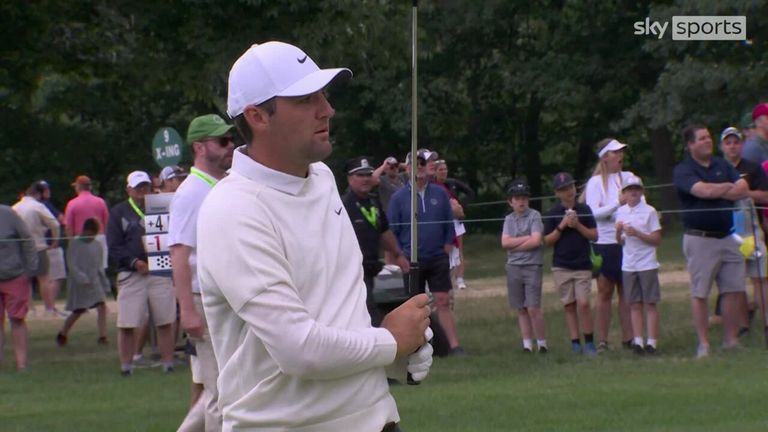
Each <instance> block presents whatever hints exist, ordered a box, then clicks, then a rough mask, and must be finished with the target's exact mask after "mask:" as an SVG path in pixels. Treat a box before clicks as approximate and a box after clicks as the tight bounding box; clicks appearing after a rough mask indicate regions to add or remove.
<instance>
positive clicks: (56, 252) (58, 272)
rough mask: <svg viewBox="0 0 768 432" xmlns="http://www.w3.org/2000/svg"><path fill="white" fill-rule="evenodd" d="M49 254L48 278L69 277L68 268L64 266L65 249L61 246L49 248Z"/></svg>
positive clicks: (47, 251)
mask: <svg viewBox="0 0 768 432" xmlns="http://www.w3.org/2000/svg"><path fill="white" fill-rule="evenodd" d="M46 253H47V254H48V266H49V267H48V278H49V279H51V280H60V279H66V278H67V269H66V267H65V266H64V250H63V249H62V248H60V247H57V248H53V249H47V250H46Z"/></svg>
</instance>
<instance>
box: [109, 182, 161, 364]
mask: <svg viewBox="0 0 768 432" xmlns="http://www.w3.org/2000/svg"><path fill="white" fill-rule="evenodd" d="M151 185H152V180H151V179H150V177H149V174H147V173H146V172H144V171H133V172H131V173H130V174H128V177H127V178H126V187H125V190H126V192H127V194H128V199H127V200H126V201H123V202H121V203H119V204H117V205H115V206H114V207H112V210H111V211H110V214H109V224H108V225H107V243H108V245H109V259H110V260H111V261H112V262H113V263H114V264H115V265H116V266H117V271H118V274H117V290H118V291H117V292H118V294H117V327H118V330H119V331H118V334H117V350H118V353H119V355H120V374H121V375H123V376H130V375H131V374H132V372H133V354H134V351H135V346H136V344H135V337H136V331H135V330H136V328H137V327H139V326H141V325H142V323H143V321H144V317H145V314H146V311H147V302H149V308H150V311H151V314H152V319H153V321H154V322H155V325H156V326H157V347H158V350H159V351H160V360H161V362H162V364H163V371H164V372H172V371H173V329H172V328H171V324H172V323H173V322H174V321H175V320H176V302H175V299H174V295H173V286H172V285H171V279H170V278H167V277H161V276H153V275H150V274H149V265H148V261H147V252H146V250H145V248H144V235H145V230H144V196H145V195H146V194H148V193H149V191H150V187H151Z"/></svg>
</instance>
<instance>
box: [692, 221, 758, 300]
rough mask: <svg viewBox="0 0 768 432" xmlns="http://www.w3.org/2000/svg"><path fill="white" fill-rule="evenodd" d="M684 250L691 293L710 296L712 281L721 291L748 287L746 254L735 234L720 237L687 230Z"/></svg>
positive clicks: (723, 292)
mask: <svg viewBox="0 0 768 432" xmlns="http://www.w3.org/2000/svg"><path fill="white" fill-rule="evenodd" d="M683 253H684V254H685V259H686V261H687V267H688V274H689V275H690V286H691V297H695V298H702V299H705V298H708V297H709V291H710V290H711V289H712V283H713V282H715V283H717V288H718V289H719V290H720V293H721V294H725V293H732V292H744V291H745V288H746V283H747V282H746V268H745V265H744V256H743V255H742V254H741V252H739V244H738V242H737V241H736V240H735V239H734V238H733V237H731V236H728V237H725V238H721V239H718V238H710V237H697V236H692V235H689V234H685V235H683Z"/></svg>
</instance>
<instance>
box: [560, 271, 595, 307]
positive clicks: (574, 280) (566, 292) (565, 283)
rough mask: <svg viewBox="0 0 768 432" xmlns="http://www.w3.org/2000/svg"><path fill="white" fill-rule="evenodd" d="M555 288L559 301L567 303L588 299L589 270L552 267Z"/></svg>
mask: <svg viewBox="0 0 768 432" xmlns="http://www.w3.org/2000/svg"><path fill="white" fill-rule="evenodd" d="M552 279H553V280H554V282H555V290H557V292H558V293H560V301H561V302H562V303H563V304H564V305H569V304H571V303H573V302H575V301H576V300H580V301H589V295H590V293H591V292H592V271H591V270H568V269H563V268H553V269H552Z"/></svg>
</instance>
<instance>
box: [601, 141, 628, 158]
mask: <svg viewBox="0 0 768 432" xmlns="http://www.w3.org/2000/svg"><path fill="white" fill-rule="evenodd" d="M626 146H627V145H626V144H622V143H620V142H618V141H616V140H611V141H610V142H608V144H606V145H605V147H603V148H602V149H601V150H600V152H598V153H597V156H598V157H603V155H605V154H606V153H608V152H609V151H617V150H621V149H623V148H624V147H626Z"/></svg>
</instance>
